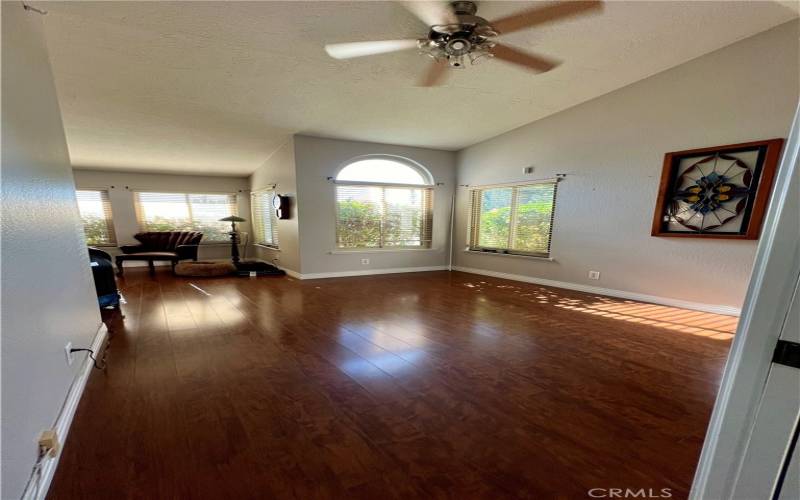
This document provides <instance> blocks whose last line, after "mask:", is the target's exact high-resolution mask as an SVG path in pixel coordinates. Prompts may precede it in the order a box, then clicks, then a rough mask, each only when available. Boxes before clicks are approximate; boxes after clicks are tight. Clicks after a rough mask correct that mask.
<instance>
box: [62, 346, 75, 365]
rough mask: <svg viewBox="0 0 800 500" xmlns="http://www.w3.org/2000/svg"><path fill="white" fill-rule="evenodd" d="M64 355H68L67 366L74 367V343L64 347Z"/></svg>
mask: <svg viewBox="0 0 800 500" xmlns="http://www.w3.org/2000/svg"><path fill="white" fill-rule="evenodd" d="M64 354H66V355H67V364H68V365H69V366H72V362H73V361H74V360H75V356H74V355H73V353H72V342H67V345H65V346H64Z"/></svg>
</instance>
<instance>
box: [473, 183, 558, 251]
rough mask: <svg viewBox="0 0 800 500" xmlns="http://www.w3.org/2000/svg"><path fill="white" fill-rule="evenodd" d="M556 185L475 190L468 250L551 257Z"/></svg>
mask: <svg viewBox="0 0 800 500" xmlns="http://www.w3.org/2000/svg"><path fill="white" fill-rule="evenodd" d="M556 189H557V183H556V182H542V183H536V184H519V185H510V186H497V187H486V188H477V189H473V190H472V191H471V193H470V228H469V249H470V250H475V251H485V252H495V253H506V254H517V255H531V256H537V257H549V256H550V240H551V238H552V235H553V216H554V214H555V203H556Z"/></svg>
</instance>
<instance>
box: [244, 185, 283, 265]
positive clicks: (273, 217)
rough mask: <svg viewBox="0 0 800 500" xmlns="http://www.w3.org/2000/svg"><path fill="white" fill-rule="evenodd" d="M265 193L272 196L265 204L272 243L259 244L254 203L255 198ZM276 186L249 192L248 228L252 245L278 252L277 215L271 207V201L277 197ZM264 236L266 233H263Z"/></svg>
mask: <svg viewBox="0 0 800 500" xmlns="http://www.w3.org/2000/svg"><path fill="white" fill-rule="evenodd" d="M265 193H272V196H270V197H269V203H268V204H267V205H268V207H267V211H268V212H269V216H268V217H269V221H270V237H271V239H272V240H273V241H272V242H269V243H267V242H261V241H258V232H257V230H258V229H257V225H256V221H257V219H256V203H255V198H256V197H257V196H259V195H262V194H265ZM277 194H278V191H277V185H275V184H273V185H271V186H270V187H266V188H261V189H256V190H254V191H251V192H250V223H251V224H250V226H251V228H252V232H253V245H256V246H259V247H263V248H269V249H271V250H280V238H279V234H278V215H277V214H276V213H275V208H274V207H273V206H272V203H273V200H274V199H275V196H277ZM265 235H266V231H265Z"/></svg>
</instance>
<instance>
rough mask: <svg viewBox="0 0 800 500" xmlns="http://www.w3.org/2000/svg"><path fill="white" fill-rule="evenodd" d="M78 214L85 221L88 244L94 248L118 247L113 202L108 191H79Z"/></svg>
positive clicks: (77, 195) (84, 230)
mask: <svg viewBox="0 0 800 500" xmlns="http://www.w3.org/2000/svg"><path fill="white" fill-rule="evenodd" d="M75 195H76V197H77V199H78V212H79V213H80V215H81V220H82V221H83V232H84V233H85V234H86V243H88V244H89V245H93V246H116V244H117V238H116V236H115V235H114V223H113V221H112V218H111V202H110V201H109V199H108V191H106V190H103V189H79V190H77V191H75Z"/></svg>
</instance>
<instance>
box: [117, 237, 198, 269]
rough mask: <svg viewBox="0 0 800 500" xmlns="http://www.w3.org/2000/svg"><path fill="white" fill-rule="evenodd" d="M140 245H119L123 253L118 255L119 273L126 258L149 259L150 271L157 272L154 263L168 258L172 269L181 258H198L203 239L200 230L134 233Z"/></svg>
mask: <svg viewBox="0 0 800 500" xmlns="http://www.w3.org/2000/svg"><path fill="white" fill-rule="evenodd" d="M133 237H134V238H136V239H137V240H138V241H139V244H138V245H123V246H121V247H119V249H120V250H122V254H123V255H117V257H116V262H117V274H119V275H120V276H122V263H123V262H125V261H126V260H139V261H147V264H148V266H149V267H150V272H151V273H153V272H155V266H154V264H153V262H154V261H156V260H168V261H170V263H172V270H173V271H174V270H175V264H177V263H178V261H180V260H187V259H192V260H197V247H198V246H199V245H200V240H201V239H203V233H201V232H199V231H170V232H155V231H151V232H146V233H136V234H135V235H133Z"/></svg>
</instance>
